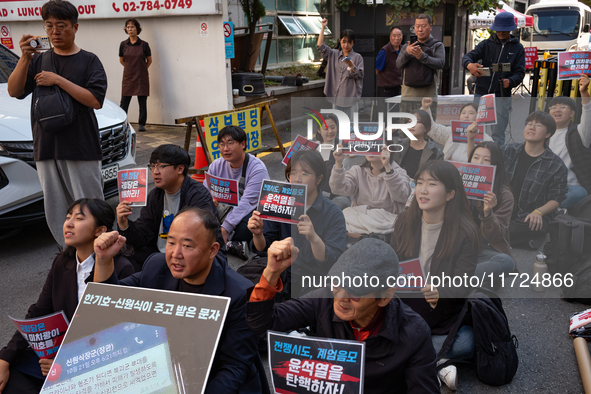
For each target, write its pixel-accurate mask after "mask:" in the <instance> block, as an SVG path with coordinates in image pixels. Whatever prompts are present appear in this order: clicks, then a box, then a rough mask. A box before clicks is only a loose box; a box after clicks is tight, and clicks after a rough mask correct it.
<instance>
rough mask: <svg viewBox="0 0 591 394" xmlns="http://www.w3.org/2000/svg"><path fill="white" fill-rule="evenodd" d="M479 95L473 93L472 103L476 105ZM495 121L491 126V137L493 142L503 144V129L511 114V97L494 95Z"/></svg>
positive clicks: (505, 127)
mask: <svg viewBox="0 0 591 394" xmlns="http://www.w3.org/2000/svg"><path fill="white" fill-rule="evenodd" d="M480 97H481V95H479V94H474V104H476V106H478V103H479V102H480ZM495 108H496V111H497V123H496V124H494V125H492V126H491V137H492V139H493V141H494V142H496V143H497V144H499V146H500V145H505V130H506V129H507V124H509V118H510V116H511V97H495Z"/></svg>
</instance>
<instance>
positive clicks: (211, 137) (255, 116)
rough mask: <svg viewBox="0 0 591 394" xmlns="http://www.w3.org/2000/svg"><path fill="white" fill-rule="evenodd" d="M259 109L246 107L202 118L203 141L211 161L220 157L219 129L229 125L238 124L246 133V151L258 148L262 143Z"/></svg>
mask: <svg viewBox="0 0 591 394" xmlns="http://www.w3.org/2000/svg"><path fill="white" fill-rule="evenodd" d="M259 111H260V108H254V109H246V110H243V111H234V112H228V113H226V114H223V115H218V116H210V117H208V118H205V119H203V122H204V125H205V129H204V133H205V142H206V143H207V149H208V150H209V157H210V159H211V161H214V160H215V159H218V158H220V157H221V155H220V149H219V147H218V134H219V132H220V130H221V129H223V128H224V127H226V126H230V125H234V126H238V127H240V128H241V129H242V130H244V132H245V133H246V151H247V152H252V151H254V150H257V149H260V147H261V146H262V143H261V124H260V117H259V114H260V112H259Z"/></svg>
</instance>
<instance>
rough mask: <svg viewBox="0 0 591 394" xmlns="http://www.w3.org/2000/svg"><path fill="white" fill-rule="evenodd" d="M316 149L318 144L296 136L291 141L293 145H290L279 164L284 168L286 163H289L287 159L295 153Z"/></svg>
mask: <svg viewBox="0 0 591 394" xmlns="http://www.w3.org/2000/svg"><path fill="white" fill-rule="evenodd" d="M317 147H318V143H316V142H314V141H310V140H309V139H307V138H306V137H303V136H301V135H299V134H298V136H297V137H296V139H295V140H294V141H293V144H291V146H290V148H289V150H288V151H287V153H286V154H285V157H284V158H283V160H282V161H281V164H283V165H284V166H286V165H287V163H288V162H289V159H291V155H293V154H294V153H295V152H297V151H299V150H312V149H316V148H317Z"/></svg>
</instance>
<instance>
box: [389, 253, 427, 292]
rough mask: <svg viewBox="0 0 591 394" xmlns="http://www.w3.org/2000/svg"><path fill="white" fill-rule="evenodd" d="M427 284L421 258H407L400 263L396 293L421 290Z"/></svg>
mask: <svg viewBox="0 0 591 394" xmlns="http://www.w3.org/2000/svg"><path fill="white" fill-rule="evenodd" d="M425 286H426V283H425V275H424V274H423V266H422V264H421V260H420V259H413V260H406V261H401V262H400V263H398V277H397V278H396V287H395V288H396V293H410V292H417V291H420V290H421V289H422V288H423V287H425Z"/></svg>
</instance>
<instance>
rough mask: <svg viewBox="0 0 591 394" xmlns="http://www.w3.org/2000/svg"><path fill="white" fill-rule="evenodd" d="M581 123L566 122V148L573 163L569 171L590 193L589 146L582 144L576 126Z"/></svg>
mask: <svg viewBox="0 0 591 394" xmlns="http://www.w3.org/2000/svg"><path fill="white" fill-rule="evenodd" d="M579 127H583V125H578V124H575V123H573V122H572V121H571V122H570V123H569V124H568V131H567V132H566V141H565V143H566V149H567V150H568V154H569V156H570V159H571V161H572V163H573V166H572V168H569V170H570V171H572V172H574V173H575V175H576V176H577V180H578V181H579V183H580V184H581V186H583V187H584V188H585V190H587V193H588V194H591V171H590V169H591V147H590V148H587V147H586V146H585V145H584V144H583V140H582V139H581V135H580V134H579V131H578V128H579Z"/></svg>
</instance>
